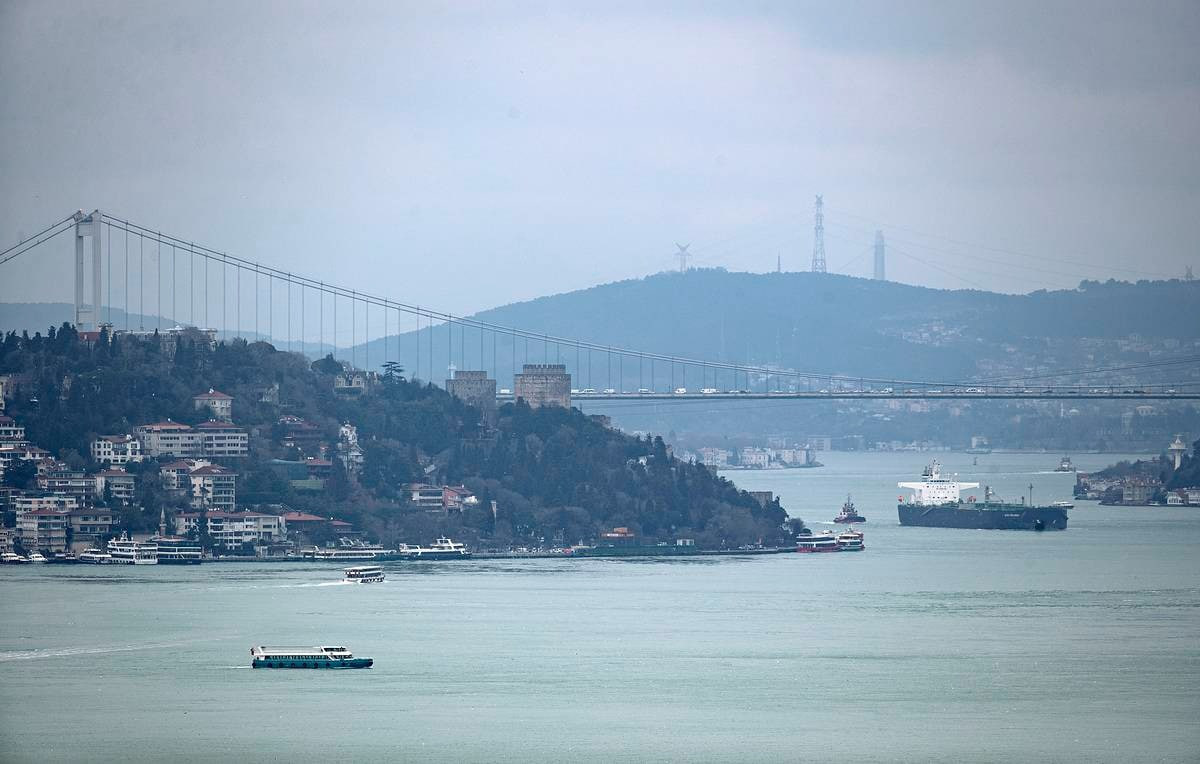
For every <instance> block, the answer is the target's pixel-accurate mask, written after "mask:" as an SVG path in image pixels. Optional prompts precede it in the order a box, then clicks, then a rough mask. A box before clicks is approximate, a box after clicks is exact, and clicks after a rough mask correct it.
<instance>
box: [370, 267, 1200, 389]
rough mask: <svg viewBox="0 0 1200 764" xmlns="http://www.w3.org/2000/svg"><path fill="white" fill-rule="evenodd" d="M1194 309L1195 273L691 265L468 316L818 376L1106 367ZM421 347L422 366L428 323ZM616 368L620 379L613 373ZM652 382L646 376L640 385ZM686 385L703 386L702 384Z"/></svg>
mask: <svg viewBox="0 0 1200 764" xmlns="http://www.w3.org/2000/svg"><path fill="white" fill-rule="evenodd" d="M1197 308H1200V282H1184V281H1155V282H1139V283H1128V282H1115V281H1110V282H1107V283H1099V282H1084V283H1083V284H1082V285H1081V287H1080V288H1078V289H1074V290H1063V291H1055V292H1044V291H1039V292H1034V293H1031V294H1027V295H1008V294H997V293H991V292H982V291H978V290H939V289H929V288H924V287H915V286H909V285H905V284H898V283H894V282H886V281H873V280H869V279H861V278H852V277H847V276H838V275H833V274H814V273H804V272H801V273H766V274H754V273H730V272H726V271H722V270H692V271H689V272H687V273H684V274H680V273H660V274H656V275H653V276H649V277H646V278H643V279H636V280H628V281H620V282H615V283H611V284H604V285H601V286H596V287H593V288H590V289H584V290H580V291H576V292H568V293H565V294H559V295H553V296H548V297H543V298H539V299H537V300H531V301H528V302H522V303H514V304H512V305H506V306H503V307H499V308H495V309H491V310H486V311H482V312H480V313H478V314H475V315H474V316H472V317H471V318H475V319H479V320H481V321H486V322H489V323H493V324H499V325H503V326H515V327H519V328H521V329H525V330H528V331H533V332H545V333H547V334H551V335H557V336H563V337H574V338H579V339H581V340H588V341H592V342H597V343H600V344H604V345H612V346H615V347H626V348H632V349H635V350H643V351H647V352H659V353H667V354H673V355H676V356H682V357H690V358H701V359H707V360H714V361H726V362H735V363H750V364H758V365H771V366H776V367H780V368H786V369H798V370H804V371H812V372H814V373H819V374H845V375H850V376H859V375H861V376H872V377H882V378H889V379H890V378H902V379H915V380H939V379H952V380H961V379H974V378H981V377H984V376H989V375H993V374H996V373H1000V372H1003V371H1004V370H1005V369H1007V368H1029V369H1041V370H1046V369H1064V368H1077V367H1084V366H1094V365H1102V364H1101V363H1098V362H1099V361H1101V360H1102V359H1104V358H1109V357H1111V358H1112V359H1116V358H1118V357H1119V358H1125V359H1129V358H1132V357H1136V356H1137V355H1138V352H1137V351H1136V350H1135V349H1133V348H1132V346H1130V344H1129V338H1131V337H1139V338H1144V339H1146V340H1151V341H1154V340H1159V341H1161V343H1165V345H1163V347H1164V348H1165V347H1166V345H1171V346H1175V347H1180V348H1182V347H1184V346H1188V345H1194V344H1195V342H1196V341H1197V337H1196V332H1195V328H1194V326H1193V323H1192V319H1191V318H1190V317H1194V316H1195V315H1196V311H1197ZM445 331H446V330H445V328H444V327H437V328H435V330H434V335H435V336H434V338H433V348H434V363H433V368H434V369H435V370H437V371H438V372H439V373H440V372H442V371H444V370H445V369H446V367H447V366H448V365H449V364H450V363H453V364H454V365H456V366H457V367H458V368H477V367H479V365H480V359H481V354H480V346H479V335H478V331H477V330H474V329H471V328H467V329H466V330H465V333H464V331H463V329H462V327H456V328H455V330H454V331H455V334H456V336H455V337H454V341H453V342H454V357H453V358H450V357H448V356H447V355H446V344H447V343H446V337H445ZM464 339H465V342H464ZM1080 340H1086V341H1083V342H1080ZM491 342H492V341H491V339H490V338H489V337H485V338H484V347H483V353H482V365H483V368H487V369H489V370H490V369H492V368H493V347H492V344H491ZM388 343H389V344H388V354H389V357H391V358H395V357H396V354H397V352H399V353H400V356H401V358H400V360H401V362H402V363H403V364H404V365H405V367H406V368H408V369H415V368H416V366H415V361H416V358H415V355H414V353H415V348H416V347H417V337H416V335H415V333H413V332H408V333H405V334H402V335H400V336H399V337H398V338H397V337H392V338H390V339H389V340H388ZM397 348H399V351H397ZM421 348H422V350H421V352H422V354H423V355H422V359H421V373H422V376H425V375H426V374H427V373H428V369H429V368H430V366H429V355H428V354H429V330H427V329H426V330H423V331H422V335H421ZM368 351H369V353H370V357H371V358H372V359H382V358H383V355H384V341H383V340H375V341H372V342H371V343H370V344H369V346H368V347H365V348H364V347H363V346H359V347H357V348H356V349H355V351H354V352H355V356H356V358H358V359H359V360H360V361H361V359H364V358H366V357H367V352H368ZM512 351H513V344H512V341H511V339H509V338H505V337H503V336H502V337H501V338H500V339H499V340H498V341H497V343H496V346H495V367H496V368H497V369H498V373H499V376H500V382H501V385H502V386H503V385H504V384H506V374H505V370H506V369H511V367H512V365H513V358H512ZM516 356H517V357H516V359H515V360H516V363H517V364H518V365H519V364H520V363H521V362H523V361H525V360H526V358H528V360H529V361H530V362H540V361H543V360H549V361H555V360H558V361H561V362H563V363H566V364H567V366H568V370H569V371H571V372H572V373H575V374H577V382H578V384H577V386H580V387H583V386H590V387H597V388H599V387H606V386H609V385H608V379H609V376H608V371H607V369H606V368H598V366H601V365H605V364H606V359H605V358H604V357H603V356H604V354H602V353H595V354H594V355H593V358H592V372H591V375H590V377H589V375H588V372H587V366H586V353H585V354H584V356H583V357H582V358H581V359H580V363H579V365H580V367H581V368H580V369H579V370H576V369H575V365H576V359H575V353H574V350H573V349H572V348H569V347H566V346H564V347H561V348H558V349H557V352H556V348H555V346H554V345H553V343H551V344H550V345H549V349H548V350H547V348H546V346H545V344H544V343H537V342H532V343H530V347H529V350H528V355H526V350H525V346H524V341H518V343H517V347H516ZM614 363H615V362H614ZM464 364H465V365H464ZM631 365H633V364H631V363H630V362H629V361H628V360H626V362H625V385H626V387H629V386H630V385H631V384H633V383H634V382H635V381H636V370H633V371H631V369H630V368H629V367H630V366H631ZM646 366H647V368H646V370H645V372H644V373H645V375H648V373H649V372H648V363H647V364H646ZM659 366H660V368H661V367H662V366H663V364H659ZM663 374H665V371H659V372H658V378H657V380H656V384H657V385H658V386H659V387H660V389H662V388H663V385H665V384H666V380H665V377H664V376H662V375H663ZM612 375H613V378H614V379H615V377H616V375H617V370H615V369H614V370H613V371H612ZM434 378H435V379H440V377H439V376H435V377H434ZM647 379H648V376H643V385H645V384H647V382H646V380H647ZM710 379H711V377H710ZM676 381H677V382H678V381H679V379H678V378H677V379H676ZM724 381H725V380H722V382H724ZM589 382H590V384H589ZM687 383H688V384H691V385H694V386H698V385H699V384H700V380H699V378H698V376H697V377H696V378H695V379H692V378H689V379H688V380H687ZM738 384H739V385H740V384H744V382H739V383H738ZM614 386H615V381H614Z"/></svg>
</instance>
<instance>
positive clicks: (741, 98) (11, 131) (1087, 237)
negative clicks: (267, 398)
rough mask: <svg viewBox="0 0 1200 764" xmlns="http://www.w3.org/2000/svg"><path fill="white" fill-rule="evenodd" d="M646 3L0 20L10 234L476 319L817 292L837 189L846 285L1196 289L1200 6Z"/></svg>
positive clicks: (153, 11)
mask: <svg viewBox="0 0 1200 764" xmlns="http://www.w3.org/2000/svg"><path fill="white" fill-rule="evenodd" d="M644 5H645V4H644V3H629V4H621V3H612V2H606V3H595V4H589V5H583V4H577V3H541V4H517V5H509V4H502V3H493V2H487V3H478V4H473V3H454V4H449V5H445V6H442V7H437V6H436V5H435V4H433V3H426V2H423V3H415V4H411V5H404V4H401V3H396V2H387V3H378V4H376V3H333V2H328V3H320V4H302V3H295V2H279V3H253V2H236V3H220V2H203V3H183V2H168V3H160V2H148V3H122V2H107V3H78V4H72V3H68V2H49V3H48V2H41V1H36V2H22V1H16V2H14V1H13V0H0V178H2V181H0V242H3V245H4V246H7V245H9V244H11V243H14V242H15V241H17V240H18V237H19V236H20V235H21V234H26V235H27V234H31V233H33V232H35V231H36V230H38V229H40V228H41V227H43V226H44V225H46V224H48V223H50V222H52V221H53V220H55V219H58V218H60V217H63V216H65V215H66V214H68V213H69V212H70V211H71V210H74V209H76V208H79V207H83V208H86V209H87V210H90V209H92V208H95V207H99V208H101V209H103V210H111V211H113V212H115V213H117V214H120V215H122V216H124V217H128V218H130V219H132V220H135V221H138V222H141V223H143V224H145V225H148V226H151V227H154V228H160V229H162V230H164V231H169V232H172V233H175V234H177V235H180V236H182V237H185V238H189V239H193V240H195V241H197V242H203V243H205V244H208V245H210V246H213V247H216V248H218V249H222V250H226V251H229V252H231V253H235V254H239V255H242V256H245V257H249V258H252V259H258V260H261V261H263V262H266V263H271V264H275V265H279V266H281V267H284V268H287V269H290V270H294V271H297V272H303V273H307V274H310V275H312V276H313V277H315V278H318V279H323V280H326V281H333V282H340V283H343V284H345V285H346V286H348V287H351V288H356V289H367V290H371V291H375V292H380V293H386V294H388V295H390V296H395V297H397V298H403V299H407V300H409V301H413V302H420V303H421V304H427V305H434V306H437V307H439V308H441V309H444V310H452V311H455V312H458V313H468V312H473V311H474V310H476V309H480V308H484V307H489V306H493V305H498V304H502V303H506V302H510V301H512V300H516V299H523V298H529V297H534V296H538V295H542V294H547V293H555V292H562V291H566V290H570V289H576V288H581V287H586V286H590V285H593V284H596V283H601V282H605V281H611V280H615V279H620V278H627V277H634V276H641V275H645V274H647V273H652V272H655V271H658V270H663V269H666V268H670V267H673V265H674V263H675V260H673V258H672V252H673V251H674V249H675V247H674V242H676V241H679V242H692V250H693V252H695V254H696V263H697V264H699V265H719V266H724V267H727V268H729V269H736V270H756V271H762V270H771V269H774V267H775V262H776V256H777V255H779V256H781V257H782V261H783V267H784V269H786V270H798V269H807V268H808V267H809V263H810V260H811V255H812V201H813V195H814V194H816V193H823V194H824V196H825V200H826V205H827V236H828V238H827V242H826V247H827V251H828V260H829V264H830V269H831V270H837V271H839V272H844V273H850V274H853V275H869V273H870V268H871V257H870V254H869V249H870V244H871V240H872V237H873V231H874V229H875V228H876V227H877V226H879V227H882V228H883V229H884V231H885V234H886V235H887V237H888V240H889V244H890V247H891V249H890V250H889V263H888V268H889V276H891V277H892V278H894V279H896V280H901V281H906V282H910V283H920V284H928V285H932V286H942V287H964V286H982V287H987V288H992V289H998V290H1005V291H1027V290H1030V289H1036V288H1040V287H1053V286H1059V287H1062V286H1073V285H1075V284H1076V283H1077V282H1078V281H1079V280H1080V279H1081V278H1084V277H1092V278H1108V277H1118V278H1138V277H1156V276H1158V277H1163V276H1165V277H1174V276H1182V274H1183V271H1184V266H1185V265H1189V264H1190V265H1195V266H1198V267H1197V270H1198V271H1200V257H1197V255H1198V252H1197V247H1198V245H1197V242H1200V43H1197V40H1200V4H1198V3H1196V2H1194V1H1190V2H1180V3H1124V4H1109V3H1103V2H1094V1H1092V0H1087V1H1086V2H1077V3H1075V2H1071V3H1043V2H1032V3H1027V4H1026V3H1013V2H1003V3H980V2H946V3H924V2H903V3H900V2H896V3H889V4H875V3H847V2H836V3H829V2H825V3H821V4H811V5H798V4H794V3H782V4H768V3H747V2H738V3H728V4H719V3H679V4H660V5H658V6H657V7H656V8H655V9H652V10H647V9H646V8H644V7H643V6H644ZM935 237H938V238H935ZM968 244H969V245H971V246H967V245H968ZM67 245H68V242H67V241H66V239H65V237H63V238H62V239H60V240H59V241H58V242H56V246H55V247H53V248H51V249H50V250H49V251H47V252H45V253H43V254H42V255H41V256H40V258H39V260H29V259H28V256H26V258H25V262H24V264H23V265H22V266H21V267H20V268H16V269H14V267H13V266H12V265H11V264H10V265H8V266H4V267H3V268H0V300H30V299H69V296H70V284H69V282H68V280H67V279H64V278H63V277H62V276H61V275H60V273H61V272H60V271H58V270H55V269H54V268H53V267H52V265H53V263H54V262H55V258H59V260H61V261H62V262H63V264H65V254H66V251H67ZM0 248H2V247H0ZM922 261H924V263H927V264H924V263H922ZM62 272H65V271H62ZM52 274H53V275H52Z"/></svg>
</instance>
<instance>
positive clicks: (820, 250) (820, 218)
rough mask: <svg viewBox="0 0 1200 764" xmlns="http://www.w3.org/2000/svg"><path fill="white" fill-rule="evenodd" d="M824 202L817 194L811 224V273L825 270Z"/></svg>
mask: <svg viewBox="0 0 1200 764" xmlns="http://www.w3.org/2000/svg"><path fill="white" fill-rule="evenodd" d="M824 204H825V203H824V202H823V201H822V200H821V195H820V194H817V204H816V215H815V216H814V224H813V264H812V269H813V273H824V272H825V213H824V212H823V211H822V207H824Z"/></svg>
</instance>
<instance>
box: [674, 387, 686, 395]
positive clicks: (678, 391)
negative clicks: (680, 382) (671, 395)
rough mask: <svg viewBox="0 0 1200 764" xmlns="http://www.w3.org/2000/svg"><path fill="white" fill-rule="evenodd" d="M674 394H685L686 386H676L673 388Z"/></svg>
mask: <svg viewBox="0 0 1200 764" xmlns="http://www.w3.org/2000/svg"><path fill="white" fill-rule="evenodd" d="M675 394H676V395H687V388H686V387H677V388H675Z"/></svg>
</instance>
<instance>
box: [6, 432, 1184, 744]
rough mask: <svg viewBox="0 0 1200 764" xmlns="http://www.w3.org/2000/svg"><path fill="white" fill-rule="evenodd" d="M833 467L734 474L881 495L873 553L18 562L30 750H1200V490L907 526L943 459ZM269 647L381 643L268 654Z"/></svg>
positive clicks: (1057, 491) (10, 714)
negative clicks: (907, 500)
mask: <svg viewBox="0 0 1200 764" xmlns="http://www.w3.org/2000/svg"><path fill="white" fill-rule="evenodd" d="M971 459H972V457H969V456H968V457H964V456H962V455H958V456H954V455H949V454H948V455H946V458H945V461H946V462H947V466H948V467H949V468H950V469H951V470H957V471H959V472H960V473H962V477H963V478H964V479H973V478H971V477H969V475H977V474H984V473H986V475H987V480H988V482H990V483H992V484H993V485H994V486H995V487H996V488H997V489H998V490H1000V492H1001V493H1003V494H1005V495H1007V496H1018V495H1020V493H1023V492H1024V491H1025V488H1024V487H1025V486H1026V485H1028V484H1029V483H1030V482H1033V483H1034V485H1035V488H1034V490H1035V499H1037V500H1039V501H1043V500H1044V501H1051V500H1054V499H1058V498H1068V497H1069V489H1070V485H1071V482H1072V481H1073V477H1072V476H1070V475H1061V474H1057V475H1056V474H1041V473H1042V472H1043V470H1049V469H1052V468H1053V467H1054V466H1055V465H1056V464H1057V463H1058V455H1053V454H1051V455H1033V456H1031V455H1012V456H1007V455H1004V456H1002V455H988V456H980V457H979V465H978V466H977V467H975V466H972V465H971ZM1093 459H1094V460H1095V461H1096V462H1097V464H1095V465H1092V464H1091V460H1093ZM822 461H825V462H826V463H827V466H826V467H825V468H822V469H818V470H807V471H790V472H758V473H749V472H739V473H734V474H733V475H732V477H733V478H734V479H735V480H736V481H737V482H738V483H739V484H741V485H743V486H745V487H747V488H765V489H769V490H775V491H776V492H778V493H779V494H781V495H782V496H783V499H784V503H785V506H787V507H789V508H791V509H795V510H796V511H797V513H798V514H801V515H802V516H804V517H805V519H806V520H808V521H809V522H810V524H817V523H818V521H828V520H831V519H832V517H833V515H834V514H835V513H836V511H837V509H838V507H839V506H840V505H841V502H842V500H844V494H845V492H846V491H847V490H853V492H854V494H855V500H856V502H857V503H858V506H859V509H860V511H861V512H862V513H863V514H865V515H866V516H867V518H868V521H869V522H868V523H867V525H866V527H865V531H866V534H867V545H868V550H867V551H866V552H864V553H861V554H835V555H776V556H767V557H755V558H720V559H717V558H701V559H685V560H679V559H676V560H665V561H652V560H603V559H600V560H596V559H593V560H583V561H574V562H571V561H559V560H527V561H471V562H455V563H419V564H412V563H408V564H406V563H396V564H391V565H388V566H387V568H388V576H389V578H388V581H387V582H385V583H383V584H374V585H343V584H341V583H339V581H338V579H339V578H340V569H339V568H338V567H337V566H332V565H317V564H211V565H205V566H201V567H200V568H177V567H166V566H153V567H150V566H147V567H138V568H133V567H128V568H124V567H122V568H117V567H108V566H106V567H89V566H36V567H34V566H22V567H6V568H2V569H0V618H2V620H0V760H3V761H46V760H58V761H77V760H96V761H129V760H133V761H144V760H160V759H172V760H229V759H235V760H241V761H275V760H305V761H308V760H328V759H331V758H334V757H336V758H337V759H339V760H343V761H371V760H376V761H382V760H385V759H386V760H389V761H404V760H410V759H418V758H419V759H422V760H432V761H504V762H520V761H530V760H545V759H571V760H579V761H618V762H643V761H730V762H733V761H797V760H807V761H860V762H861V761H897V760H908V761H941V762H958V761H1012V762H1017V761H1022V762H1023V761H1030V760H1059V761H1188V760H1190V761H1194V760H1196V758H1197V751H1200V731H1198V730H1197V726H1196V719H1197V718H1198V717H1200V554H1198V553H1200V510H1197V509H1190V510H1189V509H1174V508H1173V509H1167V508H1156V509H1134V508H1124V509H1122V508H1107V507H1099V506H1096V505H1094V504H1082V505H1080V506H1079V507H1077V508H1076V509H1075V510H1073V511H1072V513H1071V525H1070V529H1069V530H1067V531H1065V532H1062V533H1043V534H1034V533H1022V532H1002V531H990V532H989V531H960V530H950V529H933V528H901V527H899V526H898V525H897V523H896V516H895V508H894V506H893V504H894V501H895V496H896V494H897V491H896V489H895V487H894V484H895V482H896V481H897V480H901V479H911V478H912V474H913V473H914V472H919V470H920V467H921V466H922V459H921V457H920V456H919V455H912V454H908V455H904V454H880V455H853V454H829V455H823V456H822ZM1108 461H1111V457H1077V458H1076V463H1077V464H1079V465H1080V466H1081V467H1082V468H1085V469H1086V468H1089V467H1093V466H1099V465H1101V464H1104V463H1107V462H1108ZM968 473H969V475H968ZM260 643H275V644H286V643H293V644H310V643H311V644H318V643H326V644H345V645H347V646H349V647H350V648H351V649H352V650H354V651H355V652H356V653H357V654H361V655H368V656H372V657H374V658H375V660H376V665H375V668H373V669H371V670H367V671H337V672H334V671H270V670H258V671H255V670H251V669H249V668H248V666H249V661H250V656H249V648H250V646H251V645H253V644H260Z"/></svg>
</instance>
